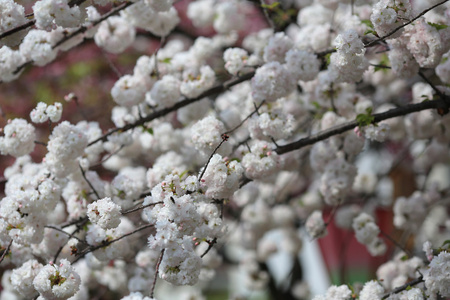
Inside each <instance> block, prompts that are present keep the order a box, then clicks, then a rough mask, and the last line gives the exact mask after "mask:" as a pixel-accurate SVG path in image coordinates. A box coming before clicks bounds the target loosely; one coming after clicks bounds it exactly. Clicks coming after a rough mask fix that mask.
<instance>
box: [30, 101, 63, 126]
mask: <svg viewBox="0 0 450 300" xmlns="http://www.w3.org/2000/svg"><path fill="white" fill-rule="evenodd" d="M61 114H62V104H61V103H59V102H56V103H55V104H53V105H47V104H45V103H44V102H39V103H38V104H37V106H36V108H35V109H33V110H32V111H31V113H30V119H31V121H32V122H33V123H44V122H47V121H48V120H49V119H50V121H52V122H59V120H60V119H61Z"/></svg>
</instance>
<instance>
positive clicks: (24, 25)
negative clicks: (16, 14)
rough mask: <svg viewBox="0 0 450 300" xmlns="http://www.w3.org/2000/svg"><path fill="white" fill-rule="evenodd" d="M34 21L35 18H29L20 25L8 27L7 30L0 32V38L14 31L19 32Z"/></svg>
mask: <svg viewBox="0 0 450 300" xmlns="http://www.w3.org/2000/svg"><path fill="white" fill-rule="evenodd" d="M35 23H36V20H31V21H28V22H26V23H24V24H22V25H19V26H17V27H14V28H11V29H9V30H7V31H5V32H3V33H1V34H0V40H1V39H3V38H5V37H7V36H10V35H13V34H14V33H16V32H19V31H21V30H24V29H27V28H28V27H31V26H33V25H34V24H35Z"/></svg>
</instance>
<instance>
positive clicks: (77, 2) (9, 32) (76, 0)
mask: <svg viewBox="0 0 450 300" xmlns="http://www.w3.org/2000/svg"><path fill="white" fill-rule="evenodd" d="M84 1H86V0H72V1H70V2H69V3H68V4H69V7H74V6H75V5H80V4H82V3H83V2H84ZM33 16H34V14H33V13H31V14H28V15H26V16H25V17H27V18H31V17H33ZM35 23H36V20H30V21H28V22H26V23H24V24H22V25H19V26H17V27H14V28H11V29H9V30H7V31H5V32H3V33H1V34H0V40H1V39H2V38H5V37H7V36H9V35H12V34H14V33H16V32H19V31H21V30H24V29H27V28H28V27H31V26H33V25H34V24H35Z"/></svg>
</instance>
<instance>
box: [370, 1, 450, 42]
mask: <svg viewBox="0 0 450 300" xmlns="http://www.w3.org/2000/svg"><path fill="white" fill-rule="evenodd" d="M447 1H448V0H444V1H442V2H439V3H437V4H435V5H433V6H432V7H429V8H427V9H425V10H424V11H422V12H421V13H420V14H418V15H417V16H416V17H415V18H412V19H411V20H410V21H408V22H406V23H405V24H403V25H401V26H399V27H397V28H395V29H394V30H392V31H391V32H389V33H388V34H386V35H384V36H382V37H380V38H378V39H376V40H373V41H371V42H370V43H368V44H367V45H365V46H364V47H365V48H367V47H372V46H373V45H374V44H376V43H378V42H380V41H383V40H385V39H386V38H388V37H390V36H391V35H393V34H394V33H396V32H397V31H399V30H400V29H402V28H403V27H406V26H408V25H409V24H411V23H412V22H414V21H415V20H417V19H418V18H420V17H421V16H423V15H424V14H426V13H427V12H429V11H430V10H432V9H434V8H436V7H438V6H439V5H442V4H444V3H445V2H447Z"/></svg>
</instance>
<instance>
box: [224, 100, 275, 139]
mask: <svg viewBox="0 0 450 300" xmlns="http://www.w3.org/2000/svg"><path fill="white" fill-rule="evenodd" d="M264 103H266V100H263V101H262V102H261V103H260V104H259V105H258V106H256V107H255V110H254V111H253V112H252V113H251V114H249V115H248V116H247V117H246V118H245V119H244V120H242V121H241V123H239V125H237V126H236V127H234V128H233V129H231V130H228V131H227V132H225V133H224V134H231V133H232V132H234V131H235V130H237V129H238V128H239V127H241V126H242V125H243V124H244V123H245V121H247V120H248V119H250V117H251V116H253V115H254V114H255V113H257V112H258V110H259V109H260V108H261V106H263V104H264Z"/></svg>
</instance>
